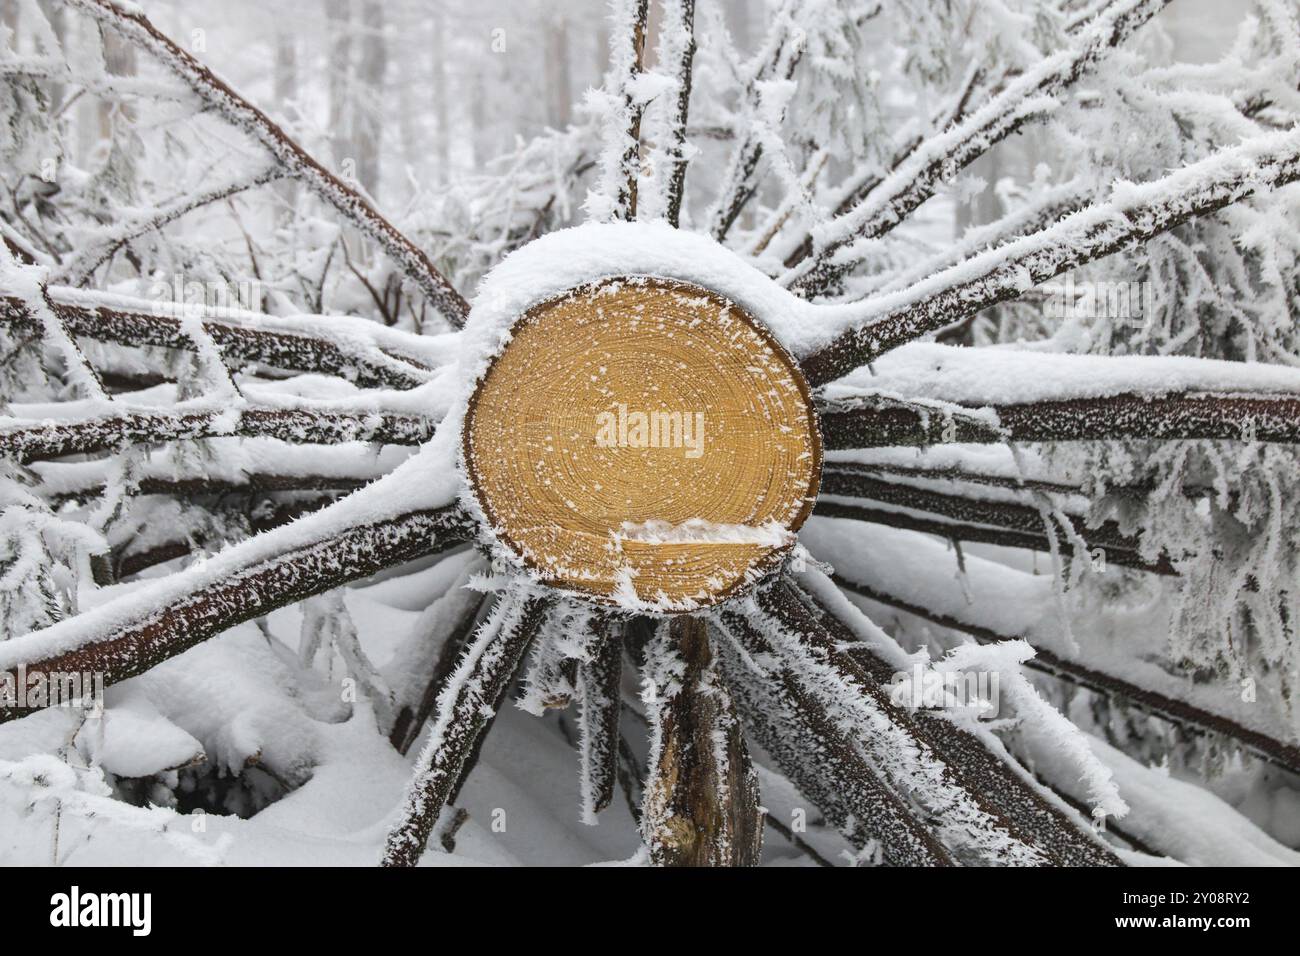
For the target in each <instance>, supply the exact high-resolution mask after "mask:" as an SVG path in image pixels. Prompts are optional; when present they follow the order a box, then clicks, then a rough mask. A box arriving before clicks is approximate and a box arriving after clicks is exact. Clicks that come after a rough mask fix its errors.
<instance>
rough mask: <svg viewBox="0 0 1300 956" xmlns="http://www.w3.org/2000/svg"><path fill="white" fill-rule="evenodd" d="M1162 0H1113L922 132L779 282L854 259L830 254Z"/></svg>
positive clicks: (811, 285)
mask: <svg viewBox="0 0 1300 956" xmlns="http://www.w3.org/2000/svg"><path fill="white" fill-rule="evenodd" d="M1168 2H1169V0H1114V2H1112V3H1111V4H1110V5H1109V6H1108V7H1107V9H1106V10H1105V11H1104V12H1103V13H1101V14H1100V15H1099V16H1097V18H1096V19H1095V20H1093V21H1092V22H1091V23H1090V24H1089V25H1088V26H1087V28H1086V29H1085V30H1083V31H1081V32H1080V33H1079V34H1078V36H1077V37H1076V38H1075V40H1074V42H1073V43H1072V44H1071V45H1070V46H1069V47H1068V48H1067V49H1065V50H1062V51H1060V52H1058V53H1056V54H1054V55H1052V56H1049V57H1046V58H1044V59H1043V60H1042V61H1041V62H1040V63H1038V64H1037V65H1035V66H1034V67H1032V68H1030V69H1028V70H1026V71H1025V72H1024V73H1023V74H1021V75H1020V76H1018V77H1016V78H1015V79H1013V80H1011V81H1009V82H1008V83H1006V85H1005V86H1004V87H1003V88H1001V90H1000V91H998V92H995V94H994V95H993V96H991V97H990V98H989V100H988V101H987V102H986V103H984V104H983V105H982V106H980V107H979V108H977V109H975V110H973V111H972V112H970V113H969V114H968V115H966V116H965V117H962V118H960V119H959V120H958V121H957V122H956V123H955V124H953V125H952V126H951V127H949V128H948V129H945V130H944V131H943V132H941V133H939V134H938V135H935V136H932V137H929V138H928V139H926V140H925V142H924V143H923V144H921V145H920V146H918V148H917V149H916V150H915V151H913V152H912V153H911V154H910V155H909V156H908V157H907V158H906V159H905V160H904V161H903V162H902V163H900V164H899V166H898V167H897V168H896V169H895V170H893V171H892V172H891V173H890V174H889V175H888V176H886V177H885V178H884V179H883V180H882V181H881V182H880V184H879V185H878V186H876V187H875V188H874V189H872V190H871V191H870V192H869V193H868V194H867V195H866V196H865V197H864V198H863V199H862V201H861V202H860V203H858V204H857V205H856V206H854V207H853V208H852V209H851V210H850V211H849V212H847V213H845V214H844V215H842V216H840V217H838V218H836V219H834V220H832V221H831V222H829V223H826V224H825V225H823V226H820V227H818V228H816V229H814V230H813V247H814V253H813V255H812V256H811V257H810V258H809V259H808V260H806V261H805V262H804V263H802V264H801V265H799V266H798V267H797V268H796V269H794V270H793V271H792V272H790V273H788V274H787V275H786V276H785V277H784V279H783V281H784V282H785V283H786V284H787V285H791V286H792V287H794V288H797V289H802V290H805V291H806V292H808V291H812V290H813V289H815V288H820V287H824V286H825V284H826V282H827V273H834V272H838V273H840V274H842V273H843V271H844V270H845V269H846V268H847V267H850V266H851V265H852V264H853V260H852V259H851V257H850V258H847V259H846V258H841V257H839V256H838V255H837V253H839V252H840V250H842V249H844V248H845V246H847V245H848V244H850V243H852V242H855V241H861V240H870V239H874V238H876V237H878V236H880V235H883V234H884V233H886V232H888V231H889V230H890V229H892V228H894V227H895V226H896V225H898V224H899V223H900V222H902V221H903V219H904V218H906V217H907V216H908V215H909V214H910V213H911V212H912V211H913V210H914V209H916V208H917V207H918V206H920V205H921V203H923V202H925V201H926V200H927V199H929V198H930V197H931V196H932V195H934V193H935V190H936V189H937V188H938V187H939V185H940V184H942V183H943V182H944V181H945V180H949V179H951V178H952V177H953V176H954V175H956V173H958V172H959V171H960V170H962V169H964V168H965V167H966V166H967V165H969V164H970V163H971V162H972V161H974V160H975V159H976V158H978V157H979V156H981V155H983V154H984V153H986V152H987V151H988V150H989V149H991V148H992V147H993V146H994V145H996V144H997V143H999V142H1001V141H1002V140H1003V139H1005V138H1006V137H1007V136H1009V135H1011V134H1012V133H1014V132H1015V131H1016V130H1018V129H1020V127H1021V126H1023V125H1024V124H1025V123H1026V122H1029V121H1030V120H1034V119H1037V118H1039V117H1041V116H1043V115H1045V114H1047V113H1049V112H1051V111H1052V110H1053V109H1055V108H1056V107H1057V106H1058V105H1059V97H1060V96H1061V95H1062V94H1063V93H1064V92H1065V91H1066V90H1067V89H1068V88H1069V87H1070V86H1071V85H1072V84H1074V83H1075V82H1076V81H1077V80H1078V79H1079V78H1080V77H1082V76H1084V75H1086V74H1088V73H1090V72H1091V71H1092V70H1093V69H1095V68H1096V66H1097V64H1098V63H1100V62H1101V60H1102V59H1103V57H1104V56H1105V55H1106V53H1107V52H1108V51H1110V50H1111V49H1113V48H1114V47H1116V46H1118V45H1119V44H1121V43H1123V42H1124V40H1126V39H1127V38H1128V37H1129V36H1130V35H1131V34H1132V33H1133V31H1134V30H1136V29H1137V28H1138V27H1140V26H1141V25H1142V24H1144V23H1145V22H1146V21H1147V20H1149V19H1150V18H1151V17H1152V16H1154V15H1155V14H1156V13H1158V12H1159V11H1160V10H1161V8H1163V7H1164V5H1165V4H1166V3H1168Z"/></svg>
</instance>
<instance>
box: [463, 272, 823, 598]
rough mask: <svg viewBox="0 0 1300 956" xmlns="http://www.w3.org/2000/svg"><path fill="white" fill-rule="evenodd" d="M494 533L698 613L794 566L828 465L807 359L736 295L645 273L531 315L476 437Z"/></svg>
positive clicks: (550, 575)
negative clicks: (794, 552)
mask: <svg viewBox="0 0 1300 956" xmlns="http://www.w3.org/2000/svg"><path fill="white" fill-rule="evenodd" d="M463 444H464V457H465V463H466V470H467V473H468V477H469V482H470V485H471V488H472V489H473V492H474V494H475V497H476V498H477V500H478V502H479V504H480V505H481V506H482V508H483V511H484V513H485V516H486V518H487V520H488V521H489V522H490V524H491V529H492V532H493V534H494V535H495V536H496V538H497V539H498V540H499V541H500V542H501V543H502V544H503V545H504V546H505V547H507V548H508V549H509V550H510V551H511V552H513V553H514V554H515V555H516V556H518V557H519V558H521V559H522V560H523V561H524V562H525V563H526V564H527V565H528V566H529V567H530V568H532V569H533V570H534V571H535V572H536V573H537V574H538V575H539V576H540V577H541V579H542V580H544V581H546V582H548V583H550V584H553V585H555V586H557V587H560V588H563V589H565V590H568V591H572V592H577V593H580V594H584V595H587V596H590V597H592V598H594V599H596V600H598V601H601V602H604V603H618V604H623V605H632V606H640V607H645V606H654V607H655V608H656V609H658V610H661V611H673V610H691V609H695V608H698V607H701V606H705V605H709V604H713V603H716V602H717V601H719V600H721V599H723V598H725V597H729V596H731V595H733V594H735V593H736V592H737V591H738V590H740V589H742V588H743V587H744V586H745V585H746V584H747V583H748V582H750V581H752V580H754V579H755V578H756V577H757V576H759V575H760V574H761V573H763V572H764V571H766V570H768V569H770V568H771V567H773V566H774V565H775V564H776V563H777V562H779V560H780V557H781V555H782V554H783V553H784V552H785V551H786V550H787V549H788V548H789V547H790V545H791V544H792V543H793V540H794V532H795V531H796V530H797V529H798V528H799V526H800V525H801V524H802V523H803V521H804V520H805V518H807V516H808V514H809V512H810V510H811V506H812V503H813V501H814V499H815V497H816V493H817V486H818V481H819V477H820V471H821V458H822V451H821V439H820V435H819V433H818V427H817V421H816V417H815V413H814V412H813V408H812V402H811V397H810V395H809V391H808V387H807V384H806V383H805V382H804V380H803V377H802V375H801V374H800V372H799V370H798V367H797V365H796V363H795V362H794V360H793V358H792V357H791V356H790V355H789V354H788V353H787V352H786V351H785V349H784V348H782V347H781V346H780V345H779V344H778V343H777V342H776V340H775V339H773V338H772V336H771V335H770V334H769V333H768V332H767V330H766V329H764V328H763V327H762V325H760V323H759V322H758V321H757V320H756V319H755V318H754V317H753V316H752V315H750V314H749V313H747V312H746V311H745V310H744V309H742V308H741V307H739V306H738V305H737V304H736V303H734V302H731V301H729V300H727V299H725V298H724V297H722V296H720V295H718V294H716V293H714V292H712V291H710V290H708V289H705V288H702V287H700V286H696V285H691V284H688V283H684V282H679V281H675V280H666V279H658V278H646V277H624V278H617V279H608V280H604V281H601V282H596V283H592V284H590V285H585V286H582V287H579V288H577V289H574V290H571V291H570V292H568V293H566V294H564V295H562V296H560V297H558V298H555V299H552V300H549V301H547V302H545V303H543V304H541V305H539V306H537V307H535V308H533V309H532V310H530V311H529V312H528V313H526V314H525V315H524V316H523V317H522V318H521V319H520V320H519V322H518V323H517V324H516V326H515V328H514V330H513V334H512V337H511V340H510V343H509V344H508V345H507V346H506V348H505V349H504V350H503V351H502V352H501V354H500V355H498V356H497V357H496V358H495V360H494V361H493V363H492V365H491V366H490V368H489V370H488V372H487V373H486V374H485V375H484V377H483V379H482V381H481V382H480V383H479V385H478V388H477V390H476V391H475V393H474V395H473V397H472V399H471V401H470V405H469V409H468V413H467V415H466V419H465V428H464V434H463Z"/></svg>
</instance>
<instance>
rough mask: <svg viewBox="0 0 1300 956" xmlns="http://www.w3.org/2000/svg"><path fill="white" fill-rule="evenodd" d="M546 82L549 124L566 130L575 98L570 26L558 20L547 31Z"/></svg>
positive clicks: (560, 19) (562, 20)
mask: <svg viewBox="0 0 1300 956" xmlns="http://www.w3.org/2000/svg"><path fill="white" fill-rule="evenodd" d="M547 40H548V42H547V53H546V81H547V87H548V97H547V99H548V100H549V103H550V115H549V116H548V117H547V123H548V124H549V125H550V126H551V127H553V128H554V129H564V128H565V127H566V126H568V125H569V121H570V119H571V118H572V105H573V96H572V94H571V92H570V89H571V81H570V77H569V24H568V22H567V21H565V20H564V19H562V18H558V19H557V20H556V22H555V23H553V24H551V26H550V27H549V28H548V30H547Z"/></svg>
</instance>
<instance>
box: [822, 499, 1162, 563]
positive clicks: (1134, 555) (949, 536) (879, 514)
mask: <svg viewBox="0 0 1300 956" xmlns="http://www.w3.org/2000/svg"><path fill="white" fill-rule="evenodd" d="M813 513H814V514H816V515H820V516H821V517H823V518H848V519H850V520H853V521H867V522H870V523H871V524H879V525H884V526H886V527H889V528H900V529H903V530H906V531H920V532H923V533H925V534H933V535H937V536H939V537H941V538H945V539H946V540H949V541H973V542H977V543H979V544H995V545H998V546H1000V547H1003V548H1024V549H1027V550H1030V551H1042V552H1050V551H1051V550H1052V541H1051V539H1050V538H1048V536H1047V531H1046V529H1042V530H1040V531H1037V532H1034V531H1021V530H1017V529H1015V528H1005V527H989V526H987V525H977V524H964V523H962V522H959V521H940V520H936V519H933V518H928V517H925V516H922V515H913V514H909V513H908V512H905V511H890V510H888V509H886V508H872V507H869V506H867V505H859V504H843V503H841V502H838V501H819V502H817V506H816V508H815V509H814V511H813ZM1034 514H1035V515H1037V514H1038V513H1037V512H1034ZM1040 521H1041V518H1040ZM1085 540H1086V539H1085ZM1057 547H1058V548H1059V550H1060V551H1061V552H1062V553H1063V554H1072V553H1073V550H1074V549H1073V547H1072V545H1071V543H1070V541H1069V540H1068V539H1066V538H1064V537H1061V538H1059V539H1058V542H1057ZM1106 560H1107V562H1109V563H1110V564H1114V565H1117V566H1119V567H1125V568H1137V569H1139V570H1142V571H1150V572H1151V573H1153V574H1164V575H1174V574H1177V571H1175V570H1174V567H1173V565H1172V564H1171V563H1170V561H1169V559H1168V557H1166V556H1165V555H1161V556H1160V557H1159V558H1158V559H1157V560H1155V561H1148V560H1146V559H1145V558H1143V557H1142V556H1141V555H1140V554H1139V553H1138V552H1136V551H1132V550H1126V549H1124V548H1119V547H1110V548H1107V549H1106Z"/></svg>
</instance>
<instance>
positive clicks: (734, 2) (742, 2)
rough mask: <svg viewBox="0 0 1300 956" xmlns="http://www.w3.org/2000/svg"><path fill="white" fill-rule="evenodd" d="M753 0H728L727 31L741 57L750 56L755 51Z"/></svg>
mask: <svg viewBox="0 0 1300 956" xmlns="http://www.w3.org/2000/svg"><path fill="white" fill-rule="evenodd" d="M753 7H754V3H753V0H727V7H726V18H727V29H728V30H729V31H731V39H732V41H733V42H734V43H735V44H736V49H737V51H739V53H740V55H741V56H748V55H749V54H750V53H752V52H753V50H754V37H753V33H752V30H751V26H752V24H751V19H752V18H753V16H754V10H753Z"/></svg>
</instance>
